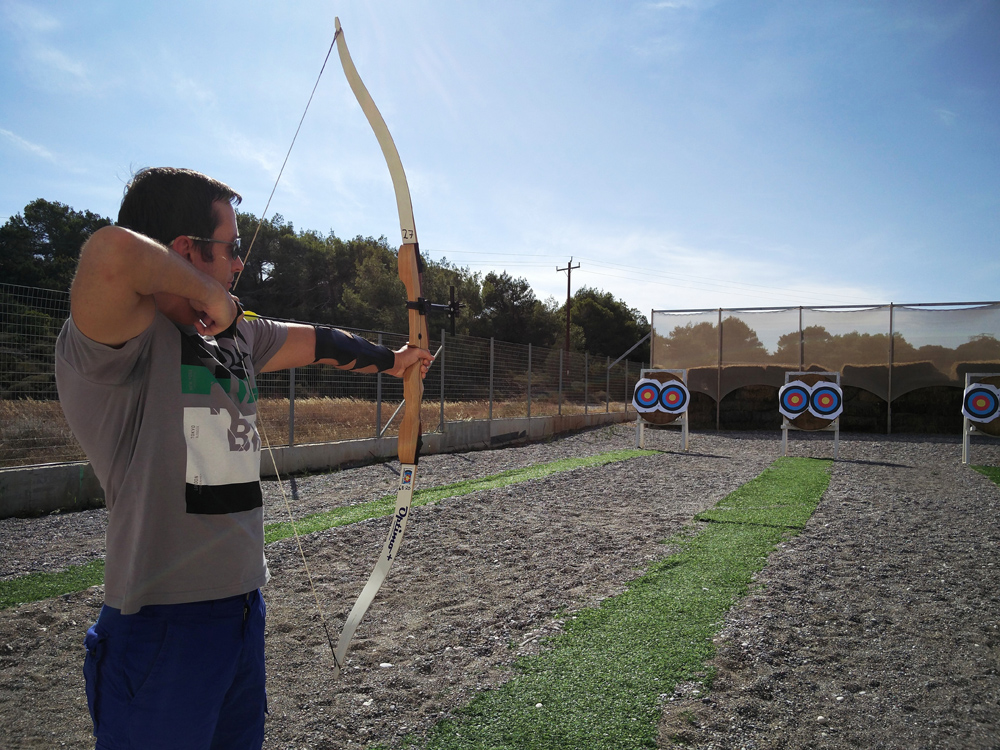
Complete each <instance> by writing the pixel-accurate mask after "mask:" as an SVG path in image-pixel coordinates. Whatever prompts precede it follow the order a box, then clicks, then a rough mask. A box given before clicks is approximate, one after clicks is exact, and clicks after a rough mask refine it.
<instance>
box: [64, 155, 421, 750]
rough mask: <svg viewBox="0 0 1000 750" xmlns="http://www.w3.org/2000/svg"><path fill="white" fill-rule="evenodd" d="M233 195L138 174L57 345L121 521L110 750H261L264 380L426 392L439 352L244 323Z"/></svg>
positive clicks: (102, 649) (90, 256)
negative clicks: (424, 383)
mask: <svg viewBox="0 0 1000 750" xmlns="http://www.w3.org/2000/svg"><path fill="white" fill-rule="evenodd" d="M240 201H241V197H240V195H239V194H238V193H236V192H235V191H233V190H232V189H231V188H229V187H228V186H227V185H224V184H223V183H221V182H219V181H217V180H214V179H212V178H210V177H207V176H206V175H203V174H200V173H198V172H194V171H191V170H184V169H171V168H153V169H145V170H142V171H140V172H138V173H137V174H136V175H135V176H134V177H133V179H132V181H131V182H130V183H129V185H128V187H127V188H126V192H125V196H124V198H123V200H122V204H121V208H120V211H119V214H118V224H117V226H110V227H104V228H102V229H99V230H98V231H97V232H95V233H94V234H93V236H92V237H91V238H90V239H89V240H88V241H87V242H86V243H85V244H84V247H83V249H82V251H81V255H80V261H79V265H78V267H77V272H76V277H75V279H74V281H73V285H72V289H71V292H70V303H71V304H70V309H71V316H70V318H69V319H68V320H67V321H66V323H65V325H64V326H63V329H62V331H61V332H60V334H59V338H58V340H57V342H56V382H57V385H58V389H59V398H60V402H61V404H62V407H63V411H64V412H65V414H66V419H67V421H68V422H69V424H70V427H71V428H72V430H73V433H74V435H75V436H76V437H77V439H78V440H79V442H80V444H81V445H82V446H83V449H84V451H85V452H86V454H87V458H88V459H89V460H90V462H91V464H92V466H93V468H94V471H95V473H96V475H97V477H98V478H99V479H100V481H101V486H102V487H103V488H104V492H105V499H106V504H107V507H108V528H107V552H106V558H105V594H104V597H105V598H104V606H103V607H102V609H101V613H100V616H99V618H98V620H97V622H96V623H95V624H94V625H93V626H92V627H91V628H90V629H89V630H88V631H87V635H86V638H85V646H86V650H87V654H86V658H85V662H84V675H85V679H86V686H87V702H88V705H89V707H90V713H91V718H92V720H93V723H94V735H95V737H97V746H98V747H99V748H101V747H115V748H143V750H149V749H150V748H195V747H204V748H208V747H210V746H211V747H212V748H240V749H241V750H242V749H243V748H254V747H256V748H260V747H261V746H262V744H263V741H264V714H265V711H266V696H265V676H264V618H265V606H264V601H263V599H262V597H261V594H260V587H261V586H263V585H264V584H265V583H266V582H267V581H268V578H269V576H270V574H269V572H268V569H267V562H266V560H265V559H264V525H263V507H262V506H263V499H262V494H261V488H260V439H259V437H258V433H257V426H256V425H257V408H256V394H257V389H256V381H255V374H256V373H259V372H271V371H274V370H280V369H286V368H292V367H302V366H305V365H309V364H313V363H317V362H318V363H322V364H327V365H332V366H334V367H338V368H340V369H344V370H353V371H354V372H361V373H373V372H386V373H388V374H390V375H394V376H396V377H401V376H402V375H403V373H404V372H405V371H406V370H407V369H408V368H410V367H412V366H413V365H419V368H420V370H419V371H420V373H421V375H424V374H426V372H427V368H428V367H429V366H430V362H431V361H432V359H433V358H432V356H431V353H430V352H429V351H427V350H426V349H419V348H414V347H409V346H404V347H402V348H401V349H399V350H397V351H395V352H393V351H391V350H389V349H387V348H386V347H383V346H376V345H374V344H371V343H370V342H368V341H366V340H364V339H362V338H359V337H355V336H352V335H350V334H348V333H345V332H343V331H338V330H335V329H331V328H327V327H319V326H309V325H300V324H291V323H279V322H276V321H271V320H266V319H263V318H253V319H248V318H244V317H243V316H242V310H241V309H240V307H239V304H238V300H237V298H236V297H234V296H233V294H232V293H231V290H232V285H233V279H234V277H235V276H236V275H237V274H238V273H239V272H240V271H241V270H242V269H243V259H242V258H241V257H240V254H239V250H240V239H239V234H238V231H237V225H236V212H235V206H237V205H239V203H240Z"/></svg>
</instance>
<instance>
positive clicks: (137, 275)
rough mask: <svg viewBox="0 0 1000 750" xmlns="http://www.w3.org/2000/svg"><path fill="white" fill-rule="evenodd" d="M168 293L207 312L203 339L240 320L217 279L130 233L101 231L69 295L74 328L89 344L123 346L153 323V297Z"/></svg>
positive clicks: (83, 253)
mask: <svg viewBox="0 0 1000 750" xmlns="http://www.w3.org/2000/svg"><path fill="white" fill-rule="evenodd" d="M158 293H169V294H175V295H178V296H180V297H184V298H186V299H188V300H190V301H191V305H192V307H193V308H194V309H196V310H200V311H204V312H203V314H202V316H201V320H202V323H203V324H202V325H196V327H197V328H198V330H199V332H200V333H203V334H205V335H214V334H217V333H220V332H221V331H224V330H225V329H226V328H227V327H228V326H229V324H230V323H232V321H233V319H234V318H235V317H236V312H237V309H236V303H235V301H234V300H233V298H232V296H231V295H230V294H229V292H228V291H227V290H226V289H225V288H224V287H223V286H222V285H221V284H220V283H219V282H217V281H216V280H215V279H213V278H211V277H210V276H208V275H207V274H204V273H202V272H201V271H199V270H198V269H196V268H195V267H194V266H193V265H192V264H191V263H189V262H188V261H187V260H185V259H184V258H183V257H181V256H180V255H179V254H177V253H175V252H174V251H172V250H171V249H170V248H167V247H165V246H163V245H161V244H160V243H158V242H155V241H154V240H151V239H149V238H148V237H145V236H143V235H141V234H137V233H136V232H133V231H131V230H129V229H125V228H123V227H116V226H108V227H102V228H101V229H98V230H97V231H96V232H94V234H93V235H91V237H90V239H89V240H87V242H86V243H85V244H84V246H83V249H82V250H81V252H80V263H79V265H78V267H77V271H76V277H75V278H74V279H73V286H72V289H71V290H70V309H71V312H72V315H73V322H74V323H75V324H76V327H77V328H79V329H80V332H81V333H83V335H84V336H86V337H87V338H89V339H92V340H94V341H97V342H99V343H102V344H108V345H109V346H121V345H122V344H124V343H125V342H126V341H128V340H129V339H132V338H135V337H136V336H138V335H139V334H140V333H142V332H143V331H144V330H146V328H148V327H149V325H150V324H151V323H152V322H153V317H154V315H155V313H156V302H155V300H154V298H153V295H154V294H158Z"/></svg>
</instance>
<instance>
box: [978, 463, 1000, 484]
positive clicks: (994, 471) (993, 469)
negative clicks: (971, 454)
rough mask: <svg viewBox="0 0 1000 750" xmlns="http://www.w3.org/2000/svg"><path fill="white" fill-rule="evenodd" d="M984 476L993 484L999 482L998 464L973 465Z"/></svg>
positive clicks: (999, 469)
mask: <svg viewBox="0 0 1000 750" xmlns="http://www.w3.org/2000/svg"><path fill="white" fill-rule="evenodd" d="M972 468H973V469H975V470H976V471H978V472H979V473H980V474H982V475H983V476H985V477H988V478H989V479H990V480H991V481H992V482H993V483H994V484H1000V466H973V467H972Z"/></svg>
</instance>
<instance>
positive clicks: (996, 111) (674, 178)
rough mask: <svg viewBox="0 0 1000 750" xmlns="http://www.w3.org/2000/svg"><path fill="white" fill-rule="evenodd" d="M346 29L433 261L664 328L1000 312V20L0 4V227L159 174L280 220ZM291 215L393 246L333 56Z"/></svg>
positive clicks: (804, 7) (726, 12) (845, 4)
mask: <svg viewBox="0 0 1000 750" xmlns="http://www.w3.org/2000/svg"><path fill="white" fill-rule="evenodd" d="M334 15H338V16H339V17H340V20H341V23H342V24H343V26H344V30H345V32H346V35H347V36H346V38H347V41H348V43H349V46H350V49H351V53H352V56H353V58H354V61H355V63H356V65H357V67H358V70H359V72H360V73H361V76H362V78H363V79H364V81H365V83H366V84H367V86H368V89H369V90H370V92H371V94H372V96H373V98H374V100H375V102H376V103H377V104H378V106H379V108H380V109H381V111H382V114H383V116H384V117H385V119H386V121H387V123H388V125H389V129H390V131H391V132H392V134H393V137H394V139H395V141H396V145H397V147H398V149H399V152H400V156H401V158H402V161H403V164H404V167H405V168H406V173H407V177H408V180H409V184H410V189H411V193H412V196H413V207H414V216H415V219H416V225H417V231H418V234H419V239H420V244H421V248H422V250H423V251H424V253H425V254H426V255H428V256H429V257H431V258H433V259H441V258H447V259H448V260H449V261H451V262H453V263H456V264H458V265H461V266H468V267H469V268H470V269H471V270H473V271H478V272H481V273H486V272H487V271H491V270H493V271H503V270H505V271H507V272H508V273H510V274H511V275H513V276H523V277H525V278H527V279H528V281H529V282H530V283H531V285H532V287H533V288H534V290H535V292H536V294H537V295H538V296H539V298H541V299H545V298H547V297H548V296H550V295H551V296H554V297H556V298H558V299H560V300H562V299H564V298H565V294H566V275H565V273H558V272H557V271H556V268H557V267H559V268H562V267H565V266H566V265H567V262H568V261H569V259H570V257H572V258H573V262H574V265H575V264H576V263H579V264H580V268H579V269H575V270H574V271H573V277H572V282H573V289H574V290H576V289H578V288H579V287H581V286H584V285H586V286H592V287H596V288H598V289H602V290H604V291H608V292H611V293H612V294H614V295H615V296H616V297H618V298H620V299H622V300H624V301H625V302H626V303H628V304H629V305H630V306H632V307H636V308H638V309H639V310H640V311H642V312H643V313H645V314H646V315H648V314H649V311H650V310H651V309H678V308H702V307H704V308H710V307H720V306H723V307H735V306H768V305H775V306H781V305H799V304H804V305H810V304H812V305H819V304H863V303H874V302H890V301H892V302H897V303H905V302H949V301H972V300H994V299H1000V252H998V250H1000V248H998V238H1000V43H998V40H1000V3H998V2H996V1H995V0H968V1H966V0H949V2H938V1H937V0H934V1H929V2H922V1H921V0H906V1H899V2H853V1H852V0H835V1H830V2H812V3H794V2H749V1H744V2H736V1H735V0H733V1H728V2H727V1H726V0H717V1H710V0H706V1H705V2H702V1H700V0H672V1H667V2H579V1H573V2H569V1H566V2H539V1H532V2H521V1H520V0H517V1H513V2H512V1H508V2H503V3H497V2H489V3H487V2H462V3H459V2H451V3H444V2H430V1H421V0H405V1H400V2H360V1H357V0H349V1H348V0H345V1H342V2H339V3H331V2H313V1H311V0H299V1H298V2H295V3H274V2H257V1H256V0H241V2H238V3H237V2H229V1H227V0H219V1H218V2H210V3H205V2H193V1H187V0H173V1H172V2H169V3H167V2H158V1H157V0H151V1H150V2H134V0H133V1H130V2H124V1H123V0H122V1H119V0H114V1H112V0H107V1H105V2H102V1H101V0H92V1H90V2H86V3H77V2H31V1H30V0H0V101H2V105H0V174H2V175H3V177H2V179H0V221H3V220H6V218H7V217H8V216H10V215H12V214H15V213H18V212H20V211H21V210H22V209H23V207H24V206H25V204H27V203H28V202H30V201H32V200H34V199H35V198H45V199H47V200H52V201H59V202H62V203H66V204H69V205H70V206H72V207H73V208H75V209H78V210H83V209H88V210H91V211H95V212H97V213H99V214H102V215H105V216H111V217H114V216H115V215H116V214H117V209H118V203H119V201H120V198H121V192H122V188H123V186H124V183H125V182H126V180H127V179H128V176H129V174H130V173H131V171H132V170H134V169H136V168H139V167H143V166H152V165H171V166H185V167H191V168H194V169H199V170H201V171H204V172H206V173H208V174H211V175H212V176H214V177H217V178H219V179H221V180H223V181H225V182H227V183H229V184H230V185H232V186H233V187H234V188H235V189H237V190H238V191H240V192H241V193H242V194H243V196H244V202H243V206H242V208H243V209H245V210H247V211H250V212H252V213H254V214H257V215H259V214H260V213H261V212H262V211H263V209H264V206H265V203H266V201H267V197H268V195H269V193H270V191H271V187H272V185H273V182H274V179H275V177H276V176H277V172H278V169H279V168H280V166H281V162H282V159H283V158H284V155H285V151H286V150H287V148H288V144H289V142H290V140H291V137H292V134H293V133H294V132H295V128H296V126H297V124H298V121H299V118H300V116H301V114H302V109H303V107H304V106H305V102H306V100H307V98H308V96H309V92H310V90H311V89H312V86H313V83H314V82H315V79H316V75H317V73H318V72H319V67H320V65H321V63H322V61H323V58H324V56H325V55H326V51H327V49H328V47H329V45H330V41H331V39H332V36H333V30H334V26H333V18H334ZM274 213H280V214H281V215H282V216H284V217H285V219H286V220H288V221H291V222H292V223H293V224H294V225H295V226H296V227H297V228H300V229H314V230H318V231H320V232H326V231H328V230H331V229H332V230H333V231H335V232H336V233H337V235H338V236H340V237H345V238H348V237H353V236H355V235H364V236H369V235H371V236H376V237H377V236H380V235H385V236H386V237H388V238H390V240H391V241H393V242H395V241H396V237H397V235H398V229H397V227H398V224H397V221H396V209H395V202H394V198H393V194H392V189H391V184H390V181H389V176H388V171H387V169H386V167H385V165H384V162H383V161H382V156H381V152H380V151H379V149H378V145H377V143H376V141H375V138H374V136H373V135H372V133H371V130H370V128H369V126H368V123H367V121H366V120H365V118H364V115H363V114H362V112H361V110H360V108H359V107H358V106H357V104H356V102H355V100H354V97H353V94H352V93H351V91H350V89H349V88H348V86H347V83H346V80H345V79H344V76H343V73H342V71H341V69H340V64H339V61H338V60H337V57H336V54H334V55H333V56H332V57H331V60H330V63H329V65H328V67H327V70H326V72H325V74H324V76H323V78H322V80H321V81H320V84H319V88H318V90H317V93H316V97H315V99H314V101H313V104H312V107H311V109H310V111H309V114H308V115H307V117H306V119H305V122H304V124H303V128H302V132H301V134H300V136H299V139H298V142H297V143H296V146H295V149H294V150H293V151H292V154H291V158H290V160H289V164H288V167H287V168H286V171H285V174H284V176H283V178H282V180H281V182H280V183H279V185H278V188H277V191H276V193H275V196H274V199H273V202H272V203H271V206H270V208H269V210H268V215H272V214H274Z"/></svg>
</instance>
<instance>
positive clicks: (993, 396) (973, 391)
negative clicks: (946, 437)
mask: <svg viewBox="0 0 1000 750" xmlns="http://www.w3.org/2000/svg"><path fill="white" fill-rule="evenodd" d="M997 412H1000V389H998V388H997V387H996V386H992V385H989V384H988V383H975V384H974V385H970V386H969V387H968V388H967V389H966V390H965V395H964V396H963V398H962V414H964V415H965V416H966V417H967V418H968V419H971V420H972V421H973V422H992V421H993V420H994V419H995V418H996V416H997Z"/></svg>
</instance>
